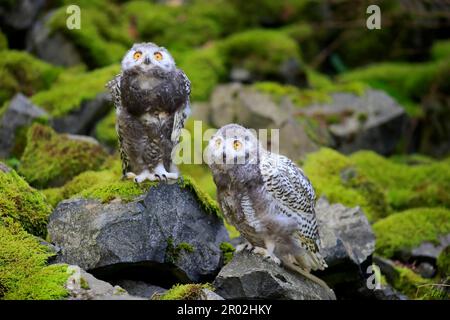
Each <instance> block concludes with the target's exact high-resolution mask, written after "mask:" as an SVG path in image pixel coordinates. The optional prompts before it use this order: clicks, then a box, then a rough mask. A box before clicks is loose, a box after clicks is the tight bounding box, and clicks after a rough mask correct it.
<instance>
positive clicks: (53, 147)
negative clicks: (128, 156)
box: [19, 124, 107, 188]
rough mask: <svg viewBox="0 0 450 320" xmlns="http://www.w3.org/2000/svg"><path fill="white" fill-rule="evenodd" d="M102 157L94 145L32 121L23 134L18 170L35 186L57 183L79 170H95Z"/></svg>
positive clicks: (62, 182)
mask: <svg viewBox="0 0 450 320" xmlns="http://www.w3.org/2000/svg"><path fill="white" fill-rule="evenodd" d="M106 158H107V154H106V152H105V151H104V150H103V148H102V147H101V146H100V145H98V144H95V143H92V142H87V141H83V140H76V139H73V138H70V137H69V136H67V135H64V134H61V135H60V134H57V133H56V132H55V131H53V129H51V128H49V127H46V126H43V125H41V124H34V125H33V126H32V127H31V128H30V129H29V131H28V134H27V146H26V148H25V151H24V153H23V155H22V158H21V165H20V168H19V173H20V174H21V175H23V176H24V177H25V179H26V180H27V181H28V182H29V183H30V184H31V185H33V186H35V187H39V188H44V187H49V186H60V185H63V184H64V183H65V182H67V181H68V180H70V179H71V178H73V177H75V176H76V175H78V174H80V173H81V172H83V171H88V170H96V169H99V168H100V166H101V165H102V163H103V162H104V161H105V159H106Z"/></svg>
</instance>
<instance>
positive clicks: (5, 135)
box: [0, 93, 49, 158]
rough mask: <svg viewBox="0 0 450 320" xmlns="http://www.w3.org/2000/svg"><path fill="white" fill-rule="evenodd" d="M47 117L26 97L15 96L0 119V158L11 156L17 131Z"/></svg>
mask: <svg viewBox="0 0 450 320" xmlns="http://www.w3.org/2000/svg"><path fill="white" fill-rule="evenodd" d="M48 117H49V116H48V114H47V112H45V111H44V110H42V109H41V108H39V107H37V106H35V105H33V104H32V103H31V101H30V100H28V98H27V97H26V96H24V95H23V94H21V93H18V94H16V95H15V96H14V97H13V98H12V100H11V102H10V103H9V105H8V106H7V107H6V110H5V111H4V113H3V115H2V117H1V119H0V158H8V157H10V156H11V152H12V151H13V149H14V147H15V145H16V142H17V141H16V137H17V133H18V130H20V129H22V128H26V127H28V126H29V125H31V124H32V123H33V122H34V121H36V120H39V119H48Z"/></svg>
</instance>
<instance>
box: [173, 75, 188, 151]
mask: <svg viewBox="0 0 450 320" xmlns="http://www.w3.org/2000/svg"><path fill="white" fill-rule="evenodd" d="M177 77H179V78H180V82H181V89H182V90H183V91H184V93H185V95H186V102H185V104H184V106H183V107H182V108H180V109H179V110H178V111H177V112H176V113H175V117H174V120H173V128H172V135H171V139H170V140H171V141H172V142H173V144H174V145H175V144H177V143H178V140H179V139H180V135H181V129H183V128H184V122H185V121H186V119H187V117H188V116H189V114H190V112H191V104H190V100H189V95H190V94H191V82H190V81H189V79H188V77H187V76H186V74H185V73H184V72H183V71H181V70H180V69H178V70H177Z"/></svg>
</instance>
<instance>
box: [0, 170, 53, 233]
mask: <svg viewBox="0 0 450 320" xmlns="http://www.w3.org/2000/svg"><path fill="white" fill-rule="evenodd" d="M0 164H1V163H0ZM51 210H52V209H51V206H50V205H49V204H48V203H47V201H46V198H45V197H44V196H43V195H42V194H41V193H40V192H39V191H37V190H35V189H33V188H32V187H30V186H29V185H28V183H26V182H25V180H23V179H22V178H21V177H20V176H19V175H18V174H17V173H16V172H15V171H14V170H12V169H9V168H7V167H6V166H2V168H0V222H1V221H3V220H4V219H7V218H9V219H12V220H13V221H15V222H17V223H18V224H20V225H21V226H22V228H23V229H24V230H26V231H27V232H29V233H31V234H34V235H36V236H40V237H45V235H46V234H47V230H46V225H47V219H48V216H49V215H50V213H51Z"/></svg>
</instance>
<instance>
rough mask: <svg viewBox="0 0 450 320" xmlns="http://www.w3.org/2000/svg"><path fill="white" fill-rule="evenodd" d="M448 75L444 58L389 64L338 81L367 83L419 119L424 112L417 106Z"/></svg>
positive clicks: (448, 67)
mask: <svg viewBox="0 0 450 320" xmlns="http://www.w3.org/2000/svg"><path fill="white" fill-rule="evenodd" d="M449 72H450V64H449V63H448V62H447V61H446V60H445V59H443V60H439V61H432V62H425V63H406V62H386V63H379V64H373V65H370V66H367V67H362V68H358V69H354V70H352V71H349V72H346V73H344V74H342V75H341V76H340V78H339V80H340V81H342V82H348V81H359V82H364V83H367V84H368V85H370V86H371V87H373V88H376V89H381V90H384V91H386V92H388V93H389V95H391V96H392V97H394V98H395V99H396V100H397V101H398V102H399V103H400V104H402V105H403V106H404V107H405V111H406V112H407V113H408V114H409V115H411V116H414V117H420V116H422V115H423V114H422V112H423V111H422V110H421V109H420V106H418V104H417V103H418V102H420V101H421V99H422V98H423V97H425V96H426V95H427V94H429V93H430V92H432V89H433V87H435V86H436V84H439V83H444V84H445V81H446V79H447V78H448V76H446V75H448V73H449Z"/></svg>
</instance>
